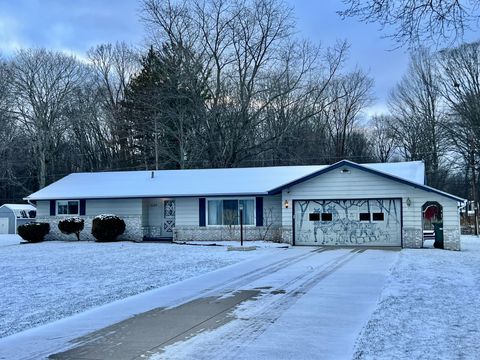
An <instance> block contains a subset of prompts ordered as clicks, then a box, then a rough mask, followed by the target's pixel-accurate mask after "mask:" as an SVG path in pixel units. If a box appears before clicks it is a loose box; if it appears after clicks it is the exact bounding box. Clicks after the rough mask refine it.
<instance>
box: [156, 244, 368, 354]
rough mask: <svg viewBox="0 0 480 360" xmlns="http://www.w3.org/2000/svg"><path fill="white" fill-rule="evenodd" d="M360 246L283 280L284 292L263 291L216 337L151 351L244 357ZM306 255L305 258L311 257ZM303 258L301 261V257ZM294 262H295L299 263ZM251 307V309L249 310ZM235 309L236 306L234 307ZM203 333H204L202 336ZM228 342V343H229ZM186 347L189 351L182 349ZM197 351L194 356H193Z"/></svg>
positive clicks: (349, 258) (193, 339) (352, 256)
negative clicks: (260, 337) (244, 350)
mask: <svg viewBox="0 0 480 360" xmlns="http://www.w3.org/2000/svg"><path fill="white" fill-rule="evenodd" d="M360 250H361V249H353V250H351V251H350V252H348V253H346V254H342V255H340V256H338V257H336V258H334V259H332V260H330V261H329V262H327V263H325V264H323V265H321V266H319V267H318V268H317V269H315V270H314V271H312V272H308V271H303V272H301V273H300V274H298V275H297V276H295V277H293V278H290V279H289V280H288V281H286V282H284V283H283V284H282V285H281V286H279V287H278V288H279V289H288V290H285V293H284V294H281V293H280V294H278V295H276V294H275V295H274V294H272V292H269V293H264V294H263V295H262V296H261V297H260V298H259V299H257V300H256V301H255V302H254V303H251V302H250V304H248V303H247V304H244V305H243V306H242V307H241V308H239V309H237V310H236V311H235V314H234V315H235V316H237V318H238V319H237V320H235V321H234V322H232V323H229V324H227V325H224V327H223V328H220V329H219V330H217V331H216V332H213V333H212V334H215V335H213V337H211V336H210V335H209V334H206V335H207V337H206V339H201V338H199V339H198V341H199V343H198V344H195V337H193V338H192V339H190V340H187V341H186V342H179V343H176V344H172V345H171V347H170V346H169V347H167V348H165V349H163V348H156V349H151V350H150V351H149V352H148V353H150V354H152V353H155V352H160V351H162V350H166V352H165V353H160V354H157V355H156V356H154V359H155V360H157V359H184V358H195V359H230V358H231V359H233V358H235V359H238V358H241V356H242V350H243V348H244V347H245V346H248V344H249V343H251V342H253V341H254V340H255V339H256V338H258V336H260V335H261V334H262V333H263V332H265V331H266V330H267V329H268V327H269V326H270V325H271V324H273V323H274V322H275V321H276V320H277V319H278V318H279V317H280V316H281V315H282V314H283V312H284V311H286V310H287V309H288V308H290V307H291V306H292V305H294V304H295V302H296V301H297V300H298V299H299V298H300V297H301V296H302V295H303V294H305V293H306V292H307V291H309V290H310V289H312V288H313V287H314V286H315V285H317V284H318V283H320V282H321V281H322V280H323V279H325V278H326V277H328V276H329V275H331V274H333V273H334V272H336V271H337V270H338V269H340V268H341V267H343V266H344V265H345V264H346V263H348V262H349V261H351V260H352V259H353V258H355V257H356V255H357V254H358V253H359V251H360ZM319 252H321V251H316V252H315V253H313V254H312V253H309V254H310V256H308V257H311V256H314V255H317V254H318V253H319ZM308 257H306V258H308ZM300 261H301V260H300ZM297 262H298V261H294V262H292V263H297ZM246 307H248V309H246ZM232 310H235V309H232ZM200 336H201V335H200ZM227 345H228V346H227ZM183 346H187V351H188V352H187V353H184V352H183V351H182V350H183V349H182V347H183ZM193 354H194V355H193Z"/></svg>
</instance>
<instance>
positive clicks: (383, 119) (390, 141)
mask: <svg viewBox="0 0 480 360" xmlns="http://www.w3.org/2000/svg"><path fill="white" fill-rule="evenodd" d="M392 122H393V119H392V116H391V115H375V116H373V117H372V119H371V121H370V127H371V138H372V143H373V144H372V145H373V146H372V149H373V156H374V158H375V159H376V161H378V162H389V161H391V160H392V158H393V156H394V152H395V148H396V146H397V145H396V139H395V132H394V128H393V126H394V125H393V124H392Z"/></svg>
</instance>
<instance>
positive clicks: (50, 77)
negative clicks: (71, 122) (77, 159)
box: [10, 49, 84, 188]
mask: <svg viewBox="0 0 480 360" xmlns="http://www.w3.org/2000/svg"><path fill="white" fill-rule="evenodd" d="M83 78H84V72H83V67H81V66H80V65H79V63H78V62H77V60H76V59H75V58H74V57H72V56H67V55H64V54H61V53H54V52H52V51H47V50H45V49H32V50H20V51H19V52H18V53H17V55H16V56H15V59H14V61H13V62H12V64H11V83H10V90H11V93H12V95H13V97H12V99H13V101H14V107H13V108H12V110H11V111H12V113H13V114H14V115H15V116H16V118H17V120H18V121H19V122H20V123H21V125H22V126H23V128H24V130H25V131H26V132H27V133H28V134H29V136H30V139H31V140H32V141H33V143H34V145H35V155H36V157H37V159H38V172H37V177H38V185H39V187H40V188H42V187H44V186H45V185H46V184H47V173H48V165H49V162H51V161H52V160H53V159H54V158H55V154H56V150H57V148H58V145H59V143H60V141H61V138H62V136H63V134H64V133H65V131H66V129H67V128H68V124H67V123H66V122H65V116H64V115H65V108H66V106H67V104H68V101H69V98H70V96H71V95H72V93H73V91H74V89H75V88H76V86H78V85H79V84H80V83H81V82H82V81H83Z"/></svg>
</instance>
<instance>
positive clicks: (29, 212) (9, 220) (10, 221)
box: [0, 204, 36, 234]
mask: <svg viewBox="0 0 480 360" xmlns="http://www.w3.org/2000/svg"><path fill="white" fill-rule="evenodd" d="M35 213H36V209H35V207H34V206H32V205H29V204H4V205H2V206H0V234H16V233H17V228H18V226H20V225H23V224H26V223H28V222H32V221H35Z"/></svg>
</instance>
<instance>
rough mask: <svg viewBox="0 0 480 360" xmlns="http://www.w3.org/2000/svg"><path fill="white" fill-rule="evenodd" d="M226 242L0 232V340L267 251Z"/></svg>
mask: <svg viewBox="0 0 480 360" xmlns="http://www.w3.org/2000/svg"><path fill="white" fill-rule="evenodd" d="M264 251H268V249H259V250H256V251H248V252H237V251H227V249H226V247H220V246H219V247H217V246H210V247H207V246H184V245H175V244H157V243H130V242H116V243H95V242H83V241H82V242H75V241H72V242H56V241H55V242H50V241H49V242H43V243H37V244H20V238H19V237H18V236H16V235H0V284H1V286H0V338H1V337H4V336H7V335H10V334H14V333H16V332H19V331H22V330H25V329H28V328H31V327H34V326H38V325H41V324H45V323H48V322H51V321H54V320H57V319H61V318H64V317H66V316H69V315H72V314H75V313H79V312H82V311H85V310H87V309H90V308H92V307H95V306H98V305H102V304H106V303H109V302H111V301H114V300H118V299H122V298H126V297H128V296H131V295H134V294H138V293H141V292H144V291H147V290H150V289H153V288H157V287H160V286H165V285H168V284H172V283H175V282H178V281H181V280H184V279H187V278H190V277H193V276H197V275H200V274H204V273H207V272H210V271H213V270H215V269H218V268H221V267H224V266H227V265H230V264H234V263H236V262H239V261H242V260H246V259H252V258H255V257H257V256H259V255H264Z"/></svg>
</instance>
